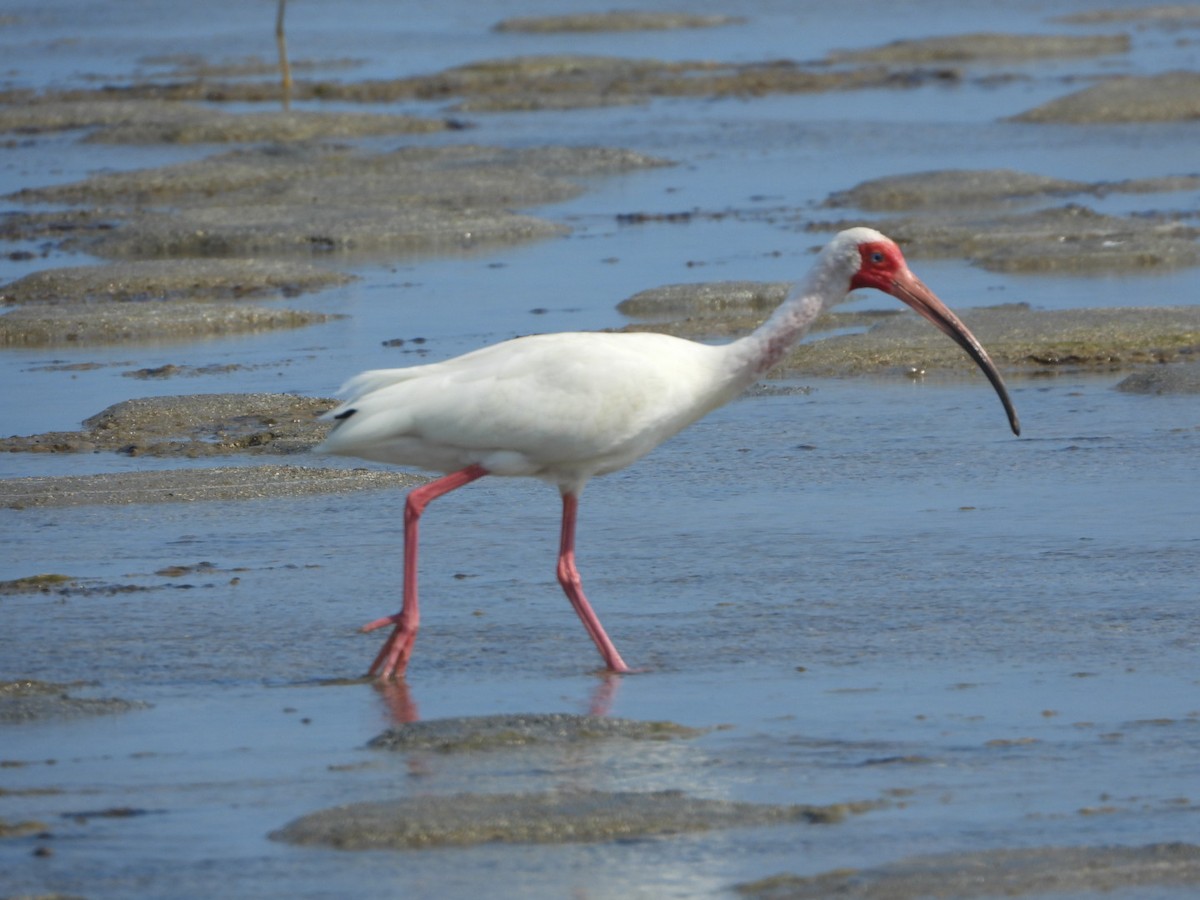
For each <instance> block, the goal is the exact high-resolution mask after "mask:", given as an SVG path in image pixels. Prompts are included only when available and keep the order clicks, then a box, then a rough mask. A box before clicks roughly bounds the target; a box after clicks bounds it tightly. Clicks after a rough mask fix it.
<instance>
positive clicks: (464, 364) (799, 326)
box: [317, 228, 1020, 679]
mask: <svg viewBox="0 0 1200 900" xmlns="http://www.w3.org/2000/svg"><path fill="white" fill-rule="evenodd" d="M855 288H876V289H877V290H880V291H884V292H885V293H888V294H891V295H892V296H893V297H895V298H897V299H898V300H900V301H902V302H904V303H906V304H908V305H909V306H911V307H912V308H913V309H914V310H916V311H917V312H918V313H920V314H921V315H922V316H924V317H925V318H926V319H928V320H929V321H930V322H932V323H933V324H934V325H935V326H936V327H937V328H939V329H940V330H941V331H943V332H945V333H946V334H947V335H949V336H950V337H951V338H953V339H954V341H955V342H956V343H957V344H958V345H959V346H961V347H962V348H963V349H964V350H966V352H967V353H968V354H970V356H971V358H972V359H973V360H975V363H976V364H977V365H978V366H979V367H980V368H981V369H982V370H983V372H984V374H985V375H986V376H987V378H988V380H989V381H990V382H991V383H992V387H994V388H995V389H996V392H997V393H998V394H999V395H1000V400H1001V402H1002V403H1003V404H1004V409H1005V412H1006V413H1007V414H1008V421H1009V424H1010V426H1011V427H1012V430H1013V433H1014V434H1020V425H1019V424H1018V421H1017V414H1016V411H1015V410H1014V408H1013V405H1012V401H1011V400H1010V399H1009V396H1008V391H1007V390H1006V389H1005V387H1004V382H1003V380H1002V379H1001V378H1000V373H999V372H997V371H996V367H995V365H994V364H993V363H992V361H991V359H990V358H989V357H988V355H987V352H986V351H985V350H984V349H983V347H982V346H981V345H980V343H979V341H977V340H976V339H975V337H974V335H972V334H971V332H970V331H968V330H967V327H966V326H965V325H963V323H962V322H961V321H959V319H958V317H957V316H955V315H954V313H953V312H951V311H950V310H949V309H948V308H947V307H946V306H945V304H943V303H942V302H941V301H940V300H939V299H938V298H937V297H936V296H935V295H934V294H933V292H932V291H930V290H929V288H927V287H925V285H924V284H922V283H921V281H920V279H918V278H917V277H916V276H915V275H914V274H913V273H912V272H911V271H910V270H909V268H908V265H907V263H906V262H905V261H904V256H903V255H902V254H901V252H900V249H899V248H898V247H897V246H896V244H895V243H894V242H893V241H891V240H890V239H889V238H887V237H885V236H884V235H882V234H880V233H879V232H878V231H874V230H872V229H870V228H852V229H850V230H849V231H843V232H842V233H841V234H839V235H838V236H837V237H835V238H834V239H833V241H831V242H830V243H829V245H828V246H826V247H825V249H824V250H823V251H822V252H821V254H820V255H819V256H818V257H817V261H816V264H815V265H814V266H813V268H812V271H811V272H810V273H809V275H808V277H807V278H806V279H805V280H804V281H801V282H798V283H797V284H796V285H795V286H794V287H793V288H792V290H791V292H790V293H789V294H788V296H787V298H786V299H785V300H784V301H783V303H782V304H781V305H780V306H779V308H778V309H776V310H775V312H774V314H773V315H772V316H771V317H770V318H769V319H767V321H766V322H764V323H763V324H762V325H760V326H759V327H758V328H757V329H756V330H755V331H754V332H752V333H751V334H749V335H747V336H746V337H743V338H740V339H739V340H736V341H733V342H732V343H729V344H723V345H720V346H714V345H710V344H700V343H696V342H694V341H688V340H683V339H681V338H676V337H669V336H667V335H661V334H607V333H582V332H581V333H563V334H540V335H533V336H529V337H521V338H516V339H514V340H510V341H505V342H504V343H501V344H495V345H493V346H490V347H484V348H483V349H480V350H475V351H473V352H471V353H467V354H464V355H463V356H459V357H455V358H454V359H449V360H446V361H445V362H439V363H433V364H431V365H423V366H413V367H411V368H405V369H377V370H374V371H370V372H363V373H362V374H361V375H358V376H357V377H355V378H352V379H351V380H350V381H349V382H347V383H346V385H345V386H344V387H343V388H342V392H343V394H345V395H348V397H349V399H347V400H346V401H345V402H344V403H342V404H341V405H340V406H338V407H337V408H336V409H333V410H330V411H329V412H328V413H326V416H325V417H326V418H330V419H333V420H334V423H335V424H334V428H333V430H332V431H331V432H330V434H329V436H328V437H327V438H326V439H325V441H324V443H322V444H321V445H320V446H319V447H318V448H317V449H318V451H321V452H325V453H336V454H341V455H344V456H356V457H360V458H362V459H370V460H375V461H378V462H385V463H394V464H398V465H406V466H417V467H420V468H423V469H428V470H432V471H434V472H441V473H446V474H443V476H442V477H441V478H438V479H436V480H435V481H432V482H430V483H429V484H426V485H424V486H422V487H419V488H417V489H415V490H413V491H412V492H411V493H410V494H409V495H408V499H407V502H406V504H405V509H404V598H403V604H402V606H401V608H400V611H399V612H398V613H397V614H395V615H393V616H386V617H384V618H382V619H378V620H376V621H374V622H370V623H368V624H367V625H364V626H363V628H362V630H363V631H373V630H374V629H376V628H382V627H384V626H387V625H392V626H394V628H393V630H392V633H391V635H390V636H389V637H388V639H387V641H386V642H385V643H384V645H383V648H382V649H381V650H380V651H379V655H378V656H377V657H376V658H375V661H374V663H372V665H371V668H370V670H369V672H368V674H369V675H374V676H378V677H379V678H383V679H390V678H396V677H401V676H403V675H404V672H405V669H406V668H407V667H408V661H409V657H410V656H411V655H412V649H413V642H414V640H415V639H416V636H417V627H418V624H419V618H420V612H419V607H418V605H417V523H418V521H419V519H420V517H421V513H422V512H423V511H424V509H425V507H426V506H427V505H428V504H429V502H430V501H432V500H434V499H436V498H438V497H440V496H442V495H443V494H446V493H449V492H450V491H452V490H455V489H456V488H460V487H462V486H463V485H465V484H468V483H470V482H472V481H475V480H476V479H477V478H482V477H483V476H484V475H506V476H527V477H532V478H540V479H542V480H543V481H548V482H550V483H551V484H553V485H556V486H557V487H558V489H559V491H560V492H561V494H562V510H563V511H562V536H561V543H560V546H559V552H558V580H559V583H560V584H561V585H562V589H563V591H564V592H565V593H566V595H567V599H568V600H570V601H571V605H572V606H574V607H575V612H576V613H578V615H579V618H580V619H581V620H582V621H583V626H584V628H586V629H587V631H588V634H589V635H591V638H592V640H593V641H594V642H595V644H596V647H597V649H598V650H599V651H600V655H601V656H602V657H603V658H604V663H605V665H606V666H607V667H608V669H609V670H611V671H613V672H629V671H630V669H629V667H628V666H627V665H626V664H625V661H624V660H623V659H621V655H620V654H619V653H618V652H617V648H616V647H614V646H613V643H612V641H611V640H609V638H608V635H607V634H605V632H604V628H603V627H602V626H601V625H600V620H599V619H598V618H597V617H596V614H595V612H593V611H592V607H591V605H590V604H589V603H588V601H587V598H586V597H585V596H584V593H583V583H582V581H581V580H580V577H579V571H578V570H577V569H576V567H575V516H576V511H577V508H578V503H579V493H580V491H581V490H583V486H584V484H585V483H586V482H587V480H588V479H589V478H591V477H592V476H593V475H604V474H606V473H608V472H614V471H616V470H617V469H620V468H623V467H624V466H627V465H629V464H630V463H632V462H633V461H634V460H636V459H638V458H640V457H642V456H644V455H645V454H647V453H649V452H650V451H651V450H653V449H654V448H655V447H657V446H658V445H659V444H661V443H662V442H663V441H665V440H666V439H667V438H669V437H671V436H672V435H673V434H675V433H677V432H678V431H680V430H682V429H683V428H686V427H687V426H688V425H690V424H692V423H693V422H695V421H696V420H697V419H699V418H701V417H702V416H704V415H706V414H707V413H709V412H711V411H712V410H714V409H716V408H717V407H719V406H721V405H723V404H725V403H728V402H729V401H730V400H732V399H733V398H734V397H736V396H738V394H740V393H742V391H744V390H745V389H746V388H747V387H749V386H750V385H751V384H752V383H753V382H754V381H755V380H756V379H758V378H759V377H761V376H762V375H763V374H764V373H766V371H767V370H768V369H770V368H771V367H772V366H774V365H775V364H776V363H777V362H779V361H780V360H781V359H782V358H783V356H784V354H785V353H786V352H787V351H788V350H789V349H790V348H791V347H792V346H793V345H795V344H796V342H797V341H799V340H800V338H801V337H802V336H803V335H804V333H805V332H806V331H807V330H808V327H809V326H810V325H811V324H812V323H813V321H814V320H815V319H816V318H817V316H819V315H820V314H821V312H822V310H824V309H825V308H826V307H828V306H829V305H830V304H831V303H833V302H834V301H836V300H838V299H840V298H841V297H843V296H844V295H845V294H846V293H847V292H848V291H850V290H853V289H855Z"/></svg>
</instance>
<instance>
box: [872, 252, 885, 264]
mask: <svg viewBox="0 0 1200 900" xmlns="http://www.w3.org/2000/svg"><path fill="white" fill-rule="evenodd" d="M871 262H873V263H881V262H883V254H882V253H880V252H879V251H878V250H876V251H875V252H874V253H872V254H871Z"/></svg>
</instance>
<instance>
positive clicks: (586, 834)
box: [270, 790, 874, 850]
mask: <svg viewBox="0 0 1200 900" xmlns="http://www.w3.org/2000/svg"><path fill="white" fill-rule="evenodd" d="M873 805H874V804H858V803H845V804H832V805H829V806H807V805H788V806H782V805H765V804H755V803H735V802H732V801H728V800H707V799H702V798H696V797H689V796H687V795H686V794H684V793H683V792H681V791H656V792H648V793H637V792H607V791H586V790H585V791H553V792H547V793H529V794H453V795H449V796H423V797H408V798H404V799H399V800H391V801H381V802H367V803H351V804H347V805H345V806H337V807H333V808H331V809H325V810H320V811H318V812H315V813H310V814H309V815H306V816H302V817H300V818H299V819H296V820H295V821H293V822H291V823H289V824H288V825H287V826H285V827H284V828H282V829H280V830H279V831H275V832H272V834H271V835H270V837H271V838H272V839H274V840H278V841H284V842H287V843H291V844H301V845H318V846H328V847H334V848H336V849H339V850H378V849H392V850H400V849H421V848H430V847H467V846H472V845H476V844H485V843H522V844H562V843H576V842H585V841H613V840H628V839H632V838H638V837H648V836H651V835H669V834H679V833H683V832H697V831H711V830H713V829H718V828H737V827H751V826H761V825H778V824H787V823H796V822H809V823H814V824H828V823H833V822H837V821H840V820H841V819H842V818H844V817H845V816H846V815H847V814H848V813H856V812H864V811H866V810H867V809H869V808H871V807H872V806H873Z"/></svg>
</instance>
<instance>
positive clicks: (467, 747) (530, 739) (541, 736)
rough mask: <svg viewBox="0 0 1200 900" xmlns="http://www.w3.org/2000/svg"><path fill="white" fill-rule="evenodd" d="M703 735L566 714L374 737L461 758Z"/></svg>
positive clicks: (451, 723)
mask: <svg viewBox="0 0 1200 900" xmlns="http://www.w3.org/2000/svg"><path fill="white" fill-rule="evenodd" d="M702 733H703V732H702V731H701V730H699V729H696V728H688V727H686V726H684V725H677V724H675V723H674V722H643V721H638V720H634V719H615V718H609V717H608V716H578V715H568V714H565V713H532V714H524V715H519V714H506V715H495V716H468V717H460V718H452V719H433V720H430V721H426V722H410V723H407V724H403V725H399V726H396V727H395V728H390V729H388V730H387V731H385V732H384V733H383V734H380V735H378V736H377V737H375V738H372V739H371V741H370V742H369V743H368V746H370V747H374V748H376V749H381V750H396V751H410V750H436V751H439V752H442V753H456V752H467V751H476V750H498V749H510V748H513V747H526V746H528V745H531V744H537V745H539V746H547V745H550V746H556V745H561V744H577V743H584V742H590V741H601V740H622V739H623V740H652V741H665V740H672V739H675V738H690V737H696V736H698V735H700V734H702Z"/></svg>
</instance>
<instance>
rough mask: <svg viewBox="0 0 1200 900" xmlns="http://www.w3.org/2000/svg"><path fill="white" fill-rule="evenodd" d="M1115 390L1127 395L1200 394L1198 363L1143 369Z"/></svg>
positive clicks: (1199, 369) (1199, 368)
mask: <svg viewBox="0 0 1200 900" xmlns="http://www.w3.org/2000/svg"><path fill="white" fill-rule="evenodd" d="M1117 390H1118V391H1124V392H1125V393H1127V394H1200V363H1187V364H1181V365H1175V366H1157V367H1154V368H1149V369H1143V370H1141V371H1140V372H1134V373H1133V374H1132V375H1130V376H1129V377H1127V378H1125V379H1124V380H1123V381H1121V383H1120V384H1118V385H1117Z"/></svg>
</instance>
